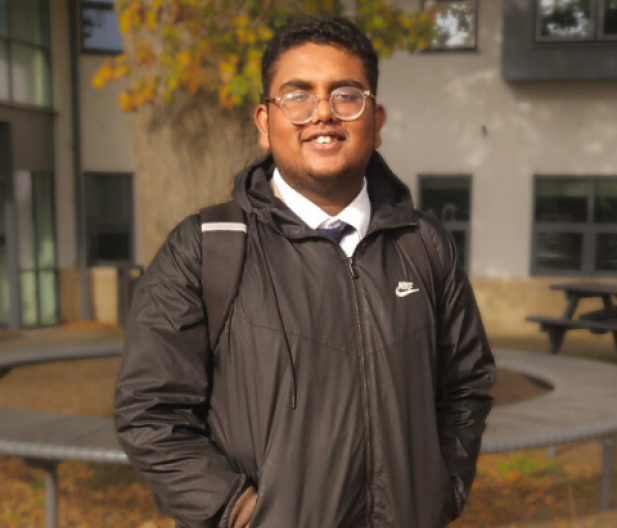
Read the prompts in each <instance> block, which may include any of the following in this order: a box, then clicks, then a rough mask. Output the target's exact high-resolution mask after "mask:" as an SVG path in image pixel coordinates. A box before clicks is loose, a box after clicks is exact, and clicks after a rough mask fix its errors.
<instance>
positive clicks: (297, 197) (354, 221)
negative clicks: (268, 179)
mask: <svg viewBox="0 0 617 528" xmlns="http://www.w3.org/2000/svg"><path fill="white" fill-rule="evenodd" d="M272 182H273V183H274V185H275V186H276V189H277V190H278V193H279V194H280V198H281V199H282V200H283V202H285V205H287V207H289V208H290V209H291V210H292V211H293V212H294V213H295V214H296V215H297V216H298V217H299V218H300V220H302V221H303V222H304V223H305V224H306V225H308V226H309V227H310V228H311V229H317V228H325V229H327V228H331V227H336V226H337V225H338V224H340V223H341V222H345V223H346V224H349V225H350V226H352V227H354V228H355V229H356V231H358V233H359V234H360V237H361V238H364V236H366V232H367V231H368V225H369V221H370V219H371V201H370V199H369V196H368V190H367V185H366V177H365V178H364V182H363V185H362V190H361V191H360V192H359V193H358V195H357V196H356V197H355V198H354V200H353V201H352V202H351V203H350V204H349V205H348V206H347V207H345V209H343V210H342V211H341V212H340V213H339V214H338V215H336V216H330V215H329V214H328V213H326V212H325V211H324V210H323V209H321V208H320V207H319V206H317V205H315V204H314V203H313V202H311V201H310V200H309V199H308V198H306V197H304V196H303V195H302V194H300V193H299V192H298V191H296V190H295V189H293V188H291V186H289V184H288V183H287V182H286V181H285V180H284V179H283V177H282V176H281V173H280V172H279V170H278V168H275V169H274V174H273V176H272Z"/></svg>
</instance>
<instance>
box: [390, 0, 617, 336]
mask: <svg viewBox="0 0 617 528" xmlns="http://www.w3.org/2000/svg"><path fill="white" fill-rule="evenodd" d="M398 3H399V4H400V5H405V4H407V2H402V1H399V2H398ZM479 14H480V15H479V32H478V50H477V51H476V52H451V53H432V54H417V55H409V54H405V53H398V54H396V55H395V56H394V57H393V58H391V59H387V60H383V61H382V62H381V75H380V88H379V100H380V101H381V102H382V103H384V104H385V105H386V108H387V110H388V123H387V125H386V127H385V129H384V131H383V139H384V143H383V147H382V148H381V152H382V154H383V155H384V156H385V158H386V159H387V160H388V162H389V163H390V164H391V166H392V167H393V169H394V170H395V172H396V173H397V174H399V176H401V178H402V179H403V180H404V181H405V182H406V183H407V184H409V185H410V187H411V188H412V191H414V194H415V196H417V195H418V175H420V174H422V175H430V174H470V175H472V177H473V178H472V208H471V210H472V219H471V252H470V256H471V262H470V266H469V268H470V274H471V276H472V280H473V283H474V288H475V290H476V294H477V297H478V302H479V304H480V306H481V309H482V311H483V315H484V318H485V322H486V324H487V327H488V328H489V331H500V332H521V331H534V332H537V325H532V324H530V323H525V322H524V318H525V316H527V315H531V314H542V313H546V314H552V315H560V314H561V312H562V311H563V309H564V308H565V300H564V298H563V294H560V293H559V292H550V291H548V285H549V284H550V283H553V282H556V280H555V279H546V278H531V277H530V264H531V241H532V227H533V218H532V217H533V178H534V175H581V176H584V175H593V176H597V175H600V176H601V175H606V176H617V148H615V145H616V144H617V82H529V83H525V84H524V83H518V84H508V83H506V82H504V81H503V80H502V78H501V74H500V67H501V44H502V26H503V24H502V19H503V4H502V1H501V0H479ZM560 280H568V279H560Z"/></svg>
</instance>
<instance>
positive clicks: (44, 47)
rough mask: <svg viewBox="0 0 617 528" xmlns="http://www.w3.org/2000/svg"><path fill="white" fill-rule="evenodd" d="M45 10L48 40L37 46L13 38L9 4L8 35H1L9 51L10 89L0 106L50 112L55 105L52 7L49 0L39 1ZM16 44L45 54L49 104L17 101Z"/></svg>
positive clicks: (44, 22) (8, 5) (9, 6)
mask: <svg viewBox="0 0 617 528" xmlns="http://www.w3.org/2000/svg"><path fill="white" fill-rule="evenodd" d="M38 1H39V2H40V4H41V6H42V8H43V18H44V20H43V21H42V23H43V24H45V25H46V29H47V40H46V42H44V43H43V44H37V43H35V42H29V41H27V40H22V39H19V38H14V37H12V36H11V4H10V2H7V5H6V12H7V20H8V34H7V35H0V44H4V45H6V50H7V67H8V87H9V97H8V99H3V98H1V97H0V104H9V105H11V106H18V107H22V108H35V109H44V110H45V109H47V110H50V109H52V108H53V104H54V94H53V81H52V62H51V27H50V24H51V21H50V5H49V0H38ZM14 44H17V45H18V46H24V47H28V48H34V49H36V50H39V51H41V52H42V53H43V57H44V60H45V64H46V67H47V76H48V81H49V82H48V86H47V89H48V94H49V101H48V103H47V104H42V105H39V104H36V103H30V102H26V103H24V102H21V101H16V100H15V94H14V93H13V92H14V90H13V51H12V47H13V45H14Z"/></svg>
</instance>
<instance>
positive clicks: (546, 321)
mask: <svg viewBox="0 0 617 528" xmlns="http://www.w3.org/2000/svg"><path fill="white" fill-rule="evenodd" d="M549 287H550V289H552V290H561V291H563V292H564V293H565V295H566V299H567V301H568V303H567V305H566V308H565V310H564V313H563V316H562V317H549V316H544V315H533V316H530V317H527V318H526V320H527V321H531V322H534V323H540V329H541V330H542V331H544V332H547V333H548V335H549V340H550V344H551V352H553V354H556V353H557V352H559V348H560V347H561V345H562V344H563V340H564V337H565V334H566V332H567V331H568V330H587V331H589V332H591V333H592V334H605V333H607V332H611V334H612V335H613V340H614V341H615V345H616V346H617V306H615V305H614V304H613V296H617V283H607V282H574V283H558V284H551V285H550V286H549ZM589 298H598V299H601V301H602V305H603V307H602V308H601V309H599V310H593V311H591V312H585V313H581V314H579V315H578V316H577V317H576V316H575V315H576V310H577V308H578V306H579V301H580V300H581V299H589Z"/></svg>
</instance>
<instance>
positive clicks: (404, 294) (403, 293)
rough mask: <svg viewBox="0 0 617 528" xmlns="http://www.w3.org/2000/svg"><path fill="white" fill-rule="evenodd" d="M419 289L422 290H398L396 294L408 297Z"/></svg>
mask: <svg viewBox="0 0 617 528" xmlns="http://www.w3.org/2000/svg"><path fill="white" fill-rule="evenodd" d="M419 291H420V290H419V289H418V288H416V289H415V290H396V296H397V297H407V296H408V295H411V294H412V293H416V292H419Z"/></svg>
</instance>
